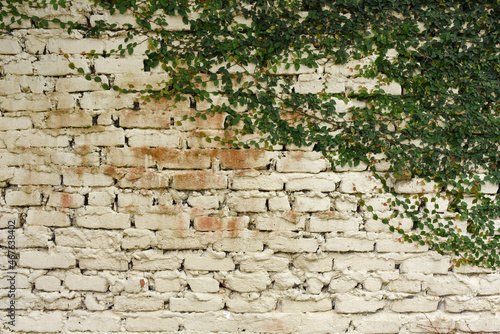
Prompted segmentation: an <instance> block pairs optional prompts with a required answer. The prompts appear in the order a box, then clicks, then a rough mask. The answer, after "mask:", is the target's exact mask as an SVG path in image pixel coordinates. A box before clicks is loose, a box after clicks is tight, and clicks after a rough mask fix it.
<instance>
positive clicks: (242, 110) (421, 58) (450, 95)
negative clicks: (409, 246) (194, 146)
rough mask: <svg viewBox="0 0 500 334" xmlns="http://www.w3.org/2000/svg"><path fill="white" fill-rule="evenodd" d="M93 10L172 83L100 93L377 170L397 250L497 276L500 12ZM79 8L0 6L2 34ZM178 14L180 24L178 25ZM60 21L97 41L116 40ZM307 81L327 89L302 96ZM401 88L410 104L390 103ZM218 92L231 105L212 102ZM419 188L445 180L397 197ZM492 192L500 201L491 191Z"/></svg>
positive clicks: (479, 6) (240, 137)
mask: <svg viewBox="0 0 500 334" xmlns="http://www.w3.org/2000/svg"><path fill="white" fill-rule="evenodd" d="M93 3H94V5H95V6H97V8H99V9H100V10H101V11H103V12H106V11H107V12H108V13H109V14H114V13H122V14H123V13H129V14H131V15H133V17H134V18H135V22H133V24H132V23H130V24H126V25H124V26H123V27H122V28H123V29H124V30H125V31H126V32H127V37H126V38H125V39H124V41H123V44H121V45H120V46H119V47H118V48H117V49H116V50H111V52H110V53H111V54H117V55H125V54H132V53H133V52H134V51H135V49H136V47H137V45H139V44H141V43H147V46H148V49H147V51H146V52H145V54H144V57H145V61H144V64H145V66H146V68H148V69H150V68H161V69H162V70H164V71H165V72H166V73H168V75H169V77H170V80H169V81H168V82H166V83H165V85H164V86H163V87H160V88H159V89H157V88H156V87H147V88H145V89H143V90H136V89H128V88H127V89H124V88H121V87H117V86H115V87H107V85H105V84H103V87H104V88H105V89H110V88H113V89H115V90H118V91H120V92H122V93H125V92H130V93H140V94H142V96H143V98H144V99H146V100H147V99H158V98H167V99H172V100H174V101H181V100H185V99H186V98H188V97H191V98H192V99H194V100H195V101H207V102H208V103H209V104H211V106H210V108H209V109H208V110H204V111H200V112H198V113H197V115H196V117H201V118H203V119H204V118H205V117H207V115H214V114H215V113H224V114H225V115H227V117H226V125H227V131H226V135H225V136H223V137H220V136H218V137H217V138H214V139H216V140H220V141H221V142H222V143H223V144H225V145H227V146H229V147H235V148H249V147H265V148H268V149H270V148H272V147H274V146H276V145H297V146H313V148H314V150H317V151H320V152H321V153H322V154H323V155H324V156H325V157H326V158H328V159H329V161H330V162H331V165H332V169H333V170H335V169H336V168H338V167H342V166H345V165H349V166H360V165H363V166H365V165H366V169H367V170H371V171H373V172H374V175H375V177H377V178H378V179H379V180H380V181H381V182H382V184H383V189H380V191H382V192H386V193H389V194H392V197H391V201H390V203H389V205H390V206H391V208H392V209H393V210H394V214H393V215H392V216H391V217H383V218H382V217H380V218H379V215H380V213H376V212H375V211H373V208H372V207H367V208H366V209H367V211H368V212H372V211H373V212H372V214H373V218H375V219H381V221H383V222H384V223H386V224H388V225H389V226H390V229H391V230H392V231H395V232H398V233H399V234H400V235H401V239H402V240H404V241H406V242H412V243H417V244H420V245H424V244H427V245H429V246H430V247H431V248H432V249H434V250H436V251H437V252H439V253H441V254H450V255H452V257H453V261H454V263H455V264H456V265H457V266H459V265H463V264H472V265H482V266H487V267H492V268H495V267H497V266H498V265H499V264H500V258H499V255H498V249H499V239H500V231H499V226H498V221H499V219H500V200H499V199H500V198H499V196H500V195H499V193H498V184H499V183H500V171H499V169H498V168H499V165H500V154H499V147H500V117H499V116H500V107H499V102H498V101H499V95H500V59H499V54H500V36H499V34H500V26H499V22H500V6H498V1H496V0H477V1H473V2H471V1H462V0H449V1H439V2H438V1H430V0H411V1H410V0H398V1H379V0H363V1H360V0H338V1H327V0H302V1H299V0H274V1H270V0H252V1H250V0H239V1H226V0H224V1H222V0H211V1H206V0H197V1H187V0H181V1H173V0H142V1H137V0H110V1H104V0H93ZM71 5H72V4H71V2H70V1H67V0H57V1H56V0H50V1H46V0H31V1H27V0H11V1H9V2H7V4H4V3H3V2H2V3H0V6H1V7H0V13H1V15H0V20H1V23H0V29H2V30H3V31H4V32H6V33H9V32H10V31H11V29H12V27H14V25H15V24H16V23H21V22H22V21H23V20H31V22H32V24H33V25H34V26H35V27H46V26H47V24H48V21H50V20H48V19H44V18H41V17H36V16H31V17H30V16H28V15H27V14H24V11H23V9H25V8H26V7H27V6H28V7H30V6H31V7H47V6H51V7H53V8H54V9H56V10H57V9H59V10H61V9H64V8H68V7H69V6H71ZM179 18H180V21H181V22H182V23H183V24H184V25H185V27H183V28H182V29H177V28H178V27H176V28H175V29H171V25H172V24H176V25H178V24H179ZM51 21H52V22H53V23H57V24H60V26H61V28H63V29H67V30H68V31H71V30H72V29H78V30H81V31H83V32H84V33H85V34H86V35H87V36H95V37H98V36H99V35H100V34H102V33H105V32H107V31H112V30H116V29H118V28H120V27H117V25H116V24H110V23H107V22H105V21H98V22H96V24H95V25H92V26H90V25H89V26H85V25H80V24H77V23H73V22H62V21H61V20H59V19H52V20H51ZM141 38H142V39H141ZM89 56H92V57H97V55H95V54H94V55H92V54H91V55H89ZM102 56H109V54H106V55H102ZM367 59H369V60H370V61H366V60H367ZM337 65H342V66H343V68H344V69H346V68H347V67H346V66H348V67H350V71H351V72H350V73H347V74H345V73H344V74H345V75H347V76H348V81H349V82H351V83H352V85H351V86H350V87H348V89H346V90H343V89H336V88H335V87H334V84H335V78H336V77H335V76H336V75H337V72H336V71H338V68H336V67H335V66H337ZM351 65H352V67H351ZM70 66H73V67H74V64H70ZM325 67H326V72H323V69H324V68H325ZM297 72H298V73H303V74H301V75H299V76H297ZM313 73H316V74H313ZM307 75H312V76H314V75H316V76H315V77H314V78H313V79H314V80H316V81H315V82H321V85H319V86H314V87H313V88H307V89H300V81H299V80H301V78H302V77H306V76H307ZM90 79H92V78H90ZM95 80H96V81H97V82H99V81H98V80H100V79H98V78H95ZM399 87H401V89H402V90H403V94H390V93H395V92H396V91H395V90H397V89H399ZM308 89H309V90H308ZM217 96H220V97H223V98H224V99H223V100H222V101H224V102H223V103H221V102H217V103H215V102H214V101H216V99H215V97H217ZM218 101H221V100H220V99H219V100H218ZM193 119H194V118H193ZM232 134H235V135H234V136H233V135H232ZM256 135H257V137H256ZM247 138H250V139H247ZM256 138H257V139H256ZM384 164H385V165H387V166H389V167H388V168H384V167H383V166H384ZM410 180H414V181H410ZM415 180H418V182H420V183H419V184H420V185H422V186H423V187H424V186H425V184H427V185H428V184H430V183H431V182H434V183H433V184H435V187H434V189H432V191H430V193H431V194H429V193H428V192H427V193H426V192H422V193H418V194H415V195H411V196H410V195H408V196H406V197H405V196H404V195H402V194H400V193H397V192H396V190H397V185H398V184H402V183H405V182H416V181H415ZM492 184H493V185H496V186H495V187H496V188H495V187H494V186H492ZM485 187H489V188H490V189H494V190H493V191H490V192H489V193H488V194H487V193H485V192H484V189H485ZM439 203H441V204H439ZM440 205H445V206H446V205H447V206H448V209H447V210H443V208H442V207H440ZM396 217H408V218H410V219H411V220H412V221H413V222H414V228H413V229H412V230H409V231H408V230H404V229H402V228H401V227H399V226H397V225H393V221H394V219H395V218H396ZM495 222H496V225H495Z"/></svg>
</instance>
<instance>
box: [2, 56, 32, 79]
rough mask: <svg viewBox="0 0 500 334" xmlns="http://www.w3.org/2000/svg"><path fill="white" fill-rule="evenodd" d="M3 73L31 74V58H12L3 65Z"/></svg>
mask: <svg viewBox="0 0 500 334" xmlns="http://www.w3.org/2000/svg"><path fill="white" fill-rule="evenodd" d="M3 70H4V73H5V74H15V75H32V74H33V64H32V62H31V60H22V59H14V60H12V61H10V62H9V63H7V64H5V65H4V66H3Z"/></svg>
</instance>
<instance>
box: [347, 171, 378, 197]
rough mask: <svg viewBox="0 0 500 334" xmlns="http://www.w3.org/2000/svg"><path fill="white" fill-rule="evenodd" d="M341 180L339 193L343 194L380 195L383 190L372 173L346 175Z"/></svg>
mask: <svg viewBox="0 0 500 334" xmlns="http://www.w3.org/2000/svg"><path fill="white" fill-rule="evenodd" d="M341 178H342V181H341V182H340V187H339V191H340V192H342V193H347V194H355V193H364V194H367V193H378V191H379V189H382V188H383V187H382V182H380V181H379V180H377V179H376V178H375V176H373V174H372V173H345V174H344V175H342V176H341Z"/></svg>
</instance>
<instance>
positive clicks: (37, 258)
mask: <svg viewBox="0 0 500 334" xmlns="http://www.w3.org/2000/svg"><path fill="white" fill-rule="evenodd" d="M19 265H20V266H21V267H28V268H33V269H52V268H61V269H67V268H71V267H74V266H75V265H76V260H75V256H74V255H73V254H70V253H47V252H41V251H22V252H21V254H20V256H19Z"/></svg>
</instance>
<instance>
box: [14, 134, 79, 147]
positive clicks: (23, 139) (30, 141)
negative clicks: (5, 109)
mask: <svg viewBox="0 0 500 334" xmlns="http://www.w3.org/2000/svg"><path fill="white" fill-rule="evenodd" d="M16 135H18V137H17V138H16V140H15V145H17V146H24V147H66V146H69V140H70V139H69V137H68V136H62V135H61V136H55V137H54V136H51V135H48V134H45V133H42V132H37V131H35V130H26V131H19V132H17V133H16Z"/></svg>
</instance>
